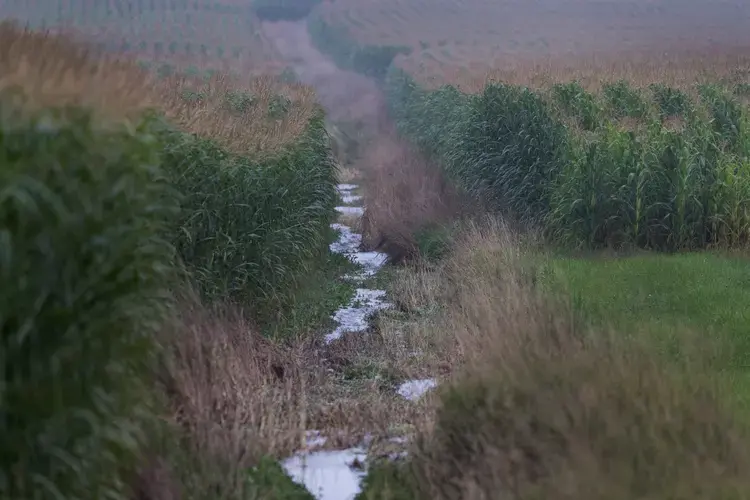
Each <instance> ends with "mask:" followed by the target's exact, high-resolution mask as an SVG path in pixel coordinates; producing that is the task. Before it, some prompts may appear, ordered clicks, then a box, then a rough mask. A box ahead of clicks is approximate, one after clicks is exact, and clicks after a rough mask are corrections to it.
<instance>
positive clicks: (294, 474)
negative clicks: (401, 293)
mask: <svg viewBox="0 0 750 500" xmlns="http://www.w3.org/2000/svg"><path fill="white" fill-rule="evenodd" d="M357 188H358V186H357V185H356V184H339V186H338V190H339V195H340V196H341V199H342V202H343V203H344V205H342V206H339V207H336V210H337V211H338V212H339V213H341V214H342V215H349V216H351V215H355V216H361V215H362V214H363V213H364V209H363V207H361V206H357V205H354V204H355V203H358V202H360V201H361V199H362V197H361V196H359V195H356V194H354V192H355V191H356V190H357ZM331 227H332V228H333V229H335V230H336V231H337V232H338V234H339V236H338V239H337V240H336V241H335V242H333V243H331V251H332V252H334V253H339V254H343V255H345V256H347V257H348V258H349V259H350V260H351V261H352V262H354V263H355V264H357V271H356V272H354V273H351V274H349V275H346V276H344V278H345V279H349V280H352V281H354V282H357V283H364V282H365V281H366V280H367V279H368V278H370V277H372V276H374V275H375V273H377V272H378V270H379V269H380V268H381V267H383V265H385V263H386V262H387V256H386V255H385V254H382V253H380V252H363V251H360V248H361V246H362V235H361V234H359V233H355V232H354V231H353V230H352V228H351V227H349V226H346V225H344V224H341V223H336V224H332V226H331ZM390 306H391V305H390V304H389V303H388V302H387V301H386V293H385V291H384V290H377V289H371V288H365V287H362V288H357V290H356V293H355V295H354V297H353V298H352V300H351V301H350V302H349V303H348V304H347V305H345V306H344V307H342V308H340V309H339V310H338V311H336V312H335V313H334V315H333V320H334V322H335V323H336V327H335V328H334V330H333V331H332V332H330V333H329V334H327V335H326V336H325V341H326V342H327V343H330V342H334V341H336V340H338V339H340V338H341V337H342V336H343V335H362V334H365V332H366V330H367V329H368V326H369V324H368V323H369V321H368V320H369V318H370V317H371V316H372V315H373V314H374V313H376V312H377V311H379V310H381V309H385V308H388V307H390ZM325 442H326V438H325V437H324V436H320V435H319V434H317V433H315V432H312V433H309V434H308V438H307V446H306V449H305V450H303V451H300V452H298V453H296V454H295V455H294V456H292V457H290V458H288V459H286V460H285V461H284V462H282V466H283V467H284V469H285V470H286V472H287V474H289V476H290V477H291V478H292V479H293V480H294V481H296V482H298V483H300V484H303V485H304V486H305V487H306V488H307V490H308V491H310V493H312V494H313V495H315V497H316V498H319V499H321V500H351V499H353V498H354V497H355V496H356V495H357V493H359V490H360V486H359V485H360V481H361V480H362V478H363V477H364V474H365V470H364V463H365V459H366V456H367V453H366V451H365V449H364V448H361V447H356V448H349V449H345V450H316V448H318V447H320V446H323V445H324V444H325Z"/></svg>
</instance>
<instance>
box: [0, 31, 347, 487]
mask: <svg viewBox="0 0 750 500" xmlns="http://www.w3.org/2000/svg"><path fill="white" fill-rule="evenodd" d="M0 42H1V43H0V72H2V74H3V77H4V81H3V86H2V88H0V152H1V154H0V163H1V164H2V169H0V170H1V172H0V181H1V182H0V193H2V196H0V206H1V208H2V209H1V210H0V219H2V225H0V256H1V257H0V273H1V274H2V276H3V278H4V283H5V285H6V286H4V287H3V293H2V294H0V318H2V320H0V323H1V324H2V346H0V347H2V353H1V354H0V362H1V365H2V367H3V370H4V373H5V378H4V383H3V391H2V398H0V424H2V428H3V430H4V431H3V437H2V450H3V451H2V453H0V457H2V458H0V462H2V463H1V464H0V496H1V497H3V498H109V499H127V498H132V493H133V492H132V488H133V482H134V477H136V476H137V475H138V474H140V473H141V469H142V468H143V467H144V462H146V455H147V454H148V452H149V450H150V448H151V447H152V445H153V443H152V438H154V437H155V436H158V438H156V439H164V440H169V439H170V436H169V435H168V434H170V433H176V434H177V436H171V438H172V440H173V441H177V442H179V443H181V445H180V446H181V447H182V448H180V449H182V450H190V451H191V452H192V453H195V454H196V455H197V456H200V457H201V458H203V455H205V456H207V457H211V458H212V459H213V460H214V461H215V462H216V463H220V462H219V461H217V460H216V458H217V456H218V455H219V454H222V453H223V454H224V456H222V460H229V461H231V460H233V459H236V458H237V457H236V456H233V455H232V453H237V454H239V453H240V452H239V451H237V450H240V448H239V446H248V445H243V443H240V442H237V441H231V439H229V438H233V439H235V440H237V439H241V438H242V436H241V435H239V434H237V433H236V432H234V433H232V431H234V430H236V428H233V429H230V430H229V431H227V429H226V428H225V427H226V426H227V425H229V424H227V423H226V422H227V416H226V415H222V414H219V415H217V414H214V413H211V412H215V411H216V408H214V403H213V402H208V399H207V398H203V399H201V398H196V399H195V401H194V403H195V404H198V406H199V408H198V410H196V411H195V412H194V413H192V414H187V413H185V411H184V410H185V406H184V401H181V402H180V401H174V400H172V398H175V397H179V396H180V393H179V391H176V390H175V387H176V386H175V385H172V386H168V385H164V384H163V383H159V382H163V381H162V379H164V380H167V381H172V382H174V381H183V382H184V381H185V380H190V381H191V382H195V383H193V384H188V386H189V389H190V390H196V391H198V390H201V391H206V392H207V393H210V394H221V395H222V398H224V399H223V400H222V401H221V402H220V405H219V406H218V407H217V408H219V409H222V408H225V407H226V406H227V405H228V403H227V402H228V401H229V402H231V401H232V398H237V394H236V392H237V391H238V390H245V388H246V387H250V386H252V387H256V386H257V387H261V386H262V385H263V384H273V383H274V381H273V379H271V380H269V379H268V375H267V373H265V372H264V371H261V372H258V371H257V367H258V366H264V368H265V367H266V366H267V365H263V364H262V363H261V362H258V361H253V360H252V359H246V360H243V361H244V362H246V363H247V368H246V370H247V371H248V373H247V374H245V375H243V376H245V377H246V378H247V380H245V382H243V383H242V384H239V385H238V384H236V383H234V382H235V381H236V380H239V377H240V376H241V375H240V373H239V371H240V369H241V367H240V366H238V364H237V363H235V365H233V369H232V370H228V371H225V372H219V371H218V370H217V369H216V368H213V369H212V373H213V375H212V376H213V377H214V378H213V379H210V378H202V377H204V376H205V372H204V371H203V370H202V368H201V367H202V364H201V363H200V362H198V363H196V360H198V359H203V358H204V357H205V356H208V355H209V354H208V353H212V354H211V355H212V356H216V355H219V356H220V359H219V360H218V361H217V360H212V362H214V364H215V365H216V366H222V363H223V364H224V365H226V364H227V363H229V361H228V360H229V356H230V354H232V355H237V352H239V347H237V346H239V345H241V342H243V341H244V342H245V344H249V345H251V346H252V349H245V350H243V351H242V354H244V355H248V354H249V353H254V351H253V349H254V350H258V353H254V355H255V356H258V357H260V356H261V355H262V351H260V346H265V345H268V346H270V345H271V342H270V341H268V340H265V339H262V337H260V335H258V333H257V330H255V329H256V328H257V325H258V324H260V325H262V326H266V331H267V333H269V334H272V335H282V334H288V333H289V330H290V329H292V328H293V329H294V330H295V333H301V334H303V335H304V334H309V333H311V332H317V330H318V329H319V328H322V327H325V326H327V321H328V316H329V315H330V314H331V313H332V312H333V310H335V309H336V308H337V307H338V306H339V305H340V304H342V303H345V302H346V301H347V300H348V299H349V297H350V296H351V294H352V293H353V290H351V288H350V287H346V286H342V285H340V284H339V283H337V282H335V281H334V280H333V276H334V275H338V274H339V272H340V271H342V270H344V269H348V266H350V265H351V264H349V263H346V262H342V260H341V259H336V258H334V257H332V256H331V255H330V253H329V252H328V248H327V245H328V243H329V242H330V239H331V237H332V235H331V231H330V230H329V228H328V226H329V223H330V222H331V221H332V219H333V217H334V214H335V212H334V210H333V207H334V205H335V203H336V202H337V194H336V190H335V184H336V165H335V163H334V162H333V160H332V158H331V151H330V147H329V142H328V136H327V134H326V132H325V129H324V125H323V115H322V112H321V111H320V110H319V109H318V108H317V106H315V105H314V104H313V103H311V102H310V101H309V100H308V101H305V100H304V96H306V95H311V93H309V92H305V91H304V89H302V92H301V93H300V94H299V95H298V94H295V93H294V92H293V91H294V89H298V90H300V89H301V88H300V87H299V86H298V87H284V86H283V85H281V84H279V85H278V86H271V85H272V84H273V82H272V80H262V81H261V82H260V83H258V84H257V85H260V87H258V88H253V89H250V90H249V91H247V92H238V91H236V89H233V88H229V87H226V88H223V87H221V86H216V85H214V87H213V88H209V90H210V92H203V90H201V89H199V91H196V92H185V90H186V88H185V87H180V86H179V84H178V86H177V87H172V86H171V85H174V82H173V81H151V80H150V79H149V75H148V74H147V73H146V72H144V71H143V69H142V68H139V67H138V66H137V64H135V62H134V61H126V60H125V61H124V60H113V59H109V58H106V57H103V56H102V57H98V56H91V55H88V54H85V53H83V52H82V51H81V50H80V46H78V45H77V44H75V43H74V42H72V41H69V40H68V39H66V38H64V37H58V36H52V35H48V34H40V33H35V32H30V31H24V30H21V29H19V28H17V27H15V26H13V25H10V24H2V25H0ZM50 60H54V61H56V63H57V64H55V65H51V64H49V61H50ZM39 81H43V82H45V85H44V86H41V85H38V82H39ZM221 81H225V80H221ZM55 84H58V85H59V86H60V87H59V88H62V86H64V88H65V91H64V92H60V93H55V92H54V91H51V90H50V89H56V88H58V87H56V85H55ZM200 85H203V83H200ZM211 85H213V83H212V84H211ZM273 85H276V84H273ZM256 96H257V97H256ZM300 96H302V97H300ZM238 131H239V133H238ZM311 273H312V275H313V276H314V278H315V279H314V280H308V281H307V282H306V283H304V286H303V278H308V277H309V276H310V274H311ZM193 290H196V291H197V292H199V294H200V295H201V296H202V300H203V302H201V301H199V300H197V299H195V300H194V304H193V302H191V300H193V299H191V298H190V297H192V296H193V293H192V291H193ZM321 291H322V292H324V293H331V295H330V299H329V300H326V301H322V302H320V301H319V303H316V304H315V307H307V309H306V310H300V309H298V308H299V307H304V306H305V305H307V306H310V305H311V304H312V299H311V297H310V295H311V294H313V293H320V292H321ZM234 309H237V310H239V311H241V313H238V314H236V315H235V316H236V317H229V318H228V319H224V323H217V322H216V321H215V322H214V324H213V325H212V326H210V327H206V326H205V325H206V324H210V321H209V320H205V321H204V323H200V322H194V321H191V319H192V316H195V315H196V314H197V313H196V312H195V311H196V310H199V311H202V312H201V313H200V314H202V315H203V316H205V317H206V318H209V319H210V318H212V317H214V316H216V315H219V312H220V311H223V310H234ZM247 318H252V319H251V320H248V319H247ZM279 319H283V321H279ZM217 321H218V320H217ZM284 321H286V323H285V322H284ZM276 323H278V325H277V324H276ZM173 324H176V325H177V326H173ZM217 325H218V326H217ZM219 327H221V328H225V329H231V330H232V332H233V334H234V335H235V337H234V338H232V340H231V342H228V341H227V336H222V335H220V331H219V329H218V328H219ZM200 328H203V330H200V334H201V335H203V337H202V338H201V339H200V342H204V343H203V344H200V343H199V342H198V341H196V338H198V335H197V333H196V332H197V331H198V330H196V329H200ZM171 329H178V330H179V334H178V335H174V336H168V335H165V333H164V332H165V331H167V330H171ZM211 342H213V343H211ZM189 346H193V347H195V346H200V349H196V350H194V351H193V352H191V354H190V356H188V357H181V356H180V354H179V351H180V350H183V351H184V350H185V349H188V347H189ZM232 349H234V350H235V351H237V352H232ZM267 349H268V350H269V351H273V350H274V349H280V348H277V347H267ZM273 352H275V351H273ZM225 368H228V366H225ZM253 370H256V371H253ZM163 372H167V373H168V374H169V376H166V377H165V376H164V373H163ZM218 373H222V375H221V376H220V377H216V374H218ZM191 377H192V378H191ZM222 377H223V378H222ZM201 384H202V385H201ZM219 384H222V389H221V390H219V389H218V388H217V387H218V385H219ZM232 391H235V393H232ZM258 391H259V394H262V395H266V396H267V395H268V394H273V391H271V390H267V389H263V388H262V387H261V388H260V389H258ZM191 395H192V394H191ZM200 404H206V405H209V406H211V407H210V408H207V407H200ZM241 404H242V405H247V404H248V403H247V401H246V400H243V401H241ZM165 405H166V406H167V407H168V408H169V409H170V410H174V414H173V415H170V417H172V418H174V419H176V420H177V421H178V423H179V424H180V425H164V424H163V423H162V420H163V419H162V415H163V414H164V413H165V408H164V407H165ZM277 407H278V410H279V411H284V406H283V404H278V405H277ZM241 408H245V406H242V407H241ZM287 411H288V410H287ZM291 411H292V413H293V414H294V412H295V411H296V410H294V409H293V410H291ZM186 415H187V416H186ZM206 415H209V416H210V418H213V419H214V420H211V421H210V422H207V421H206V420H205V418H206ZM191 418H192V419H193V420H190V419H191ZM234 418H237V417H236V415H235V416H234ZM232 425H236V423H235V424H232ZM242 425H243V426H247V425H249V424H248V420H243V424H242ZM258 425H260V424H258ZM208 428H211V429H212V431H211V433H210V435H211V436H214V433H215V432H216V431H217V429H222V432H224V433H226V436H229V438H227V441H226V442H225V443H222V444H221V446H219V447H218V448H217V445H216V443H215V442H213V441H211V440H207V439H206V438H205V436H204V435H203V434H201V433H202V432H205V430H206V429H208ZM155 429H156V430H155ZM164 433H166V434H167V435H166V436H163V435H161V434H164ZM147 436H148V437H147ZM212 439H213V438H212ZM185 443H192V444H190V445H186V444H185ZM257 451H258V448H257V447H256V449H255V450H254V452H257ZM249 457H250V458H248V459H245V460H246V462H247V460H250V459H253V460H254V459H256V458H258V457H257V456H255V455H252V456H249ZM204 460H205V459H204ZM184 463H186V464H187V463H191V461H190V460H185V461H184ZM263 463H264V462H261V463H260V466H261V467H265V466H263ZM253 465H256V464H253V463H245V464H244V465H243V467H245V469H247V470H248V471H249V469H250V467H251V466H253ZM277 469H278V467H277ZM258 470H260V469H258ZM258 470H256V472H257V471H258ZM262 470H263V471H265V472H257V474H256V473H253V474H251V477H252V478H254V479H253V480H252V481H251V483H252V485H255V486H257V487H258V488H261V489H262V490H263V491H266V490H268V491H269V492H270V491H272V492H273V494H274V495H278V497H279V498H289V495H290V494H292V492H296V493H294V495H296V497H299V498H309V495H307V494H306V493H305V492H304V491H301V490H299V489H298V488H296V487H295V486H294V485H292V484H291V483H290V481H289V480H288V478H286V476H285V475H284V474H283V472H282V471H281V470H280V469H278V470H276V469H273V470H271V469H268V467H265V468H264V469H262ZM220 472H221V473H223V474H225V475H226V477H219V476H216V475H214V476H212V477H211V479H210V481H224V480H228V479H229V475H231V474H232V472H230V471H229V469H226V470H223V471H220ZM246 473H247V471H246ZM187 475H189V474H187ZM198 476H199V477H203V476H200V475H198ZM206 477H208V476H206ZM286 483H288V484H286ZM284 484H286V486H284ZM255 486H253V487H255ZM201 487H202V488H204V489H205V492H206V493H208V492H209V490H211V488H212V485H211V484H208V483H207V484H203V485H201ZM277 488H282V489H281V490H277ZM230 489H231V488H230V487H229V486H227V491H229V490H230ZM251 489H252V488H251ZM256 489H257V488H256ZM298 490H299V491H298ZM198 491H202V490H200V489H196V495H197V494H198V493H197V492H198ZM269 494H271V493H269ZM156 497H158V498H163V497H160V496H158V495H157V496H156ZM156 497H154V498H156ZM267 497H268V496H267V495H266V494H265V493H263V492H261V493H258V498H267ZM147 498H148V497H147ZM207 498H208V497H207ZM210 498H214V497H210ZM242 498H245V497H242ZM249 498H253V496H250V497H249Z"/></svg>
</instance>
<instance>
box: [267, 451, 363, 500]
mask: <svg viewBox="0 0 750 500" xmlns="http://www.w3.org/2000/svg"><path fill="white" fill-rule="evenodd" d="M366 458H367V455H366V452H365V450H363V449H361V448H351V449H348V450H335V451H316V452H313V453H305V454H302V453H299V454H297V455H294V456H292V457H290V458H288V459H286V460H284V461H283V462H282V463H281V466H282V467H283V468H284V470H285V471H286V473H287V474H289V477H291V478H292V480H293V481H295V482H297V483H299V484H302V485H304V486H305V488H307V490H308V491H309V492H310V493H312V495H313V496H314V497H315V498H317V499H319V500H353V499H354V497H356V496H357V494H358V493H359V490H360V486H359V484H360V481H361V480H362V478H363V477H364V475H365V472H364V470H363V469H361V468H353V467H352V466H351V465H352V463H354V462H358V463H360V464H363V463H364V462H365V459H366Z"/></svg>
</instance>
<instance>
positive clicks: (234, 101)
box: [160, 74, 318, 154]
mask: <svg viewBox="0 0 750 500" xmlns="http://www.w3.org/2000/svg"><path fill="white" fill-rule="evenodd" d="M160 88H161V95H160V98H161V99H160V102H161V106H160V107H161V109H162V110H163V112H164V114H165V116H166V117H167V119H169V121H170V122H172V123H174V124H176V125H177V126H179V127H180V128H182V129H183V130H185V131H187V132H190V133H194V134H197V135H200V136H202V137H205V138H209V139H214V140H216V141H217V142H218V143H219V144H221V145H222V146H224V147H226V148H227V149H228V150H230V151H233V152H235V153H239V154H255V153H272V152H274V151H278V150H279V149H280V148H282V147H283V146H285V145H288V144H289V143H290V142H292V141H294V140H295V139H297V138H299V137H300V136H301V135H302V134H303V133H304V132H305V130H306V129H307V127H308V124H309V121H310V119H311V118H312V117H313V115H314V113H316V111H317V109H318V108H317V103H316V99H315V92H314V91H313V90H312V89H311V88H310V87H307V86H304V85H301V84H284V83H281V82H280V81H279V80H278V79H277V78H275V77H270V76H261V77H255V78H251V79H249V80H246V81H243V80H240V79H239V78H236V77H231V76H229V75H222V74H217V75H214V76H212V77H211V78H210V79H208V80H200V79H195V78H186V77H180V78H170V79H168V80H165V81H164V83H163V84H162V86H161V87H160Z"/></svg>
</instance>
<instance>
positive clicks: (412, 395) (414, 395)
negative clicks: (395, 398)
mask: <svg viewBox="0 0 750 500" xmlns="http://www.w3.org/2000/svg"><path fill="white" fill-rule="evenodd" d="M435 387H437V382H435V380H434V379H431V378H428V379H423V380H409V381H408V382H404V383H403V384H401V385H400V386H399V388H398V391H397V392H398V393H399V395H400V396H401V397H403V398H406V399H408V400H409V401H416V400H417V399H419V398H421V397H422V396H424V395H425V394H426V393H427V392H428V391H429V390H430V389H434V388H435Z"/></svg>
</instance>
